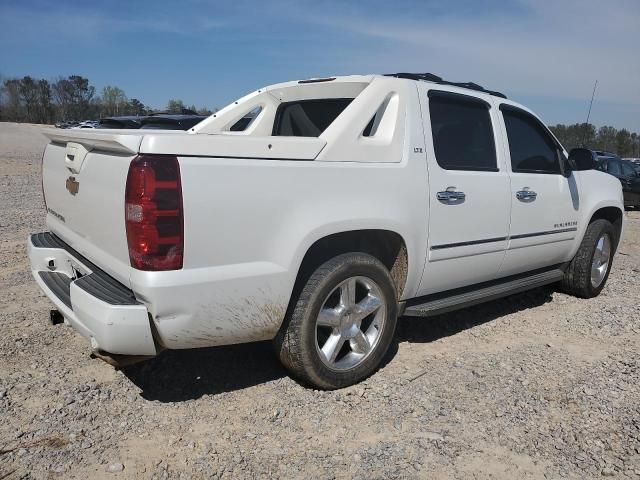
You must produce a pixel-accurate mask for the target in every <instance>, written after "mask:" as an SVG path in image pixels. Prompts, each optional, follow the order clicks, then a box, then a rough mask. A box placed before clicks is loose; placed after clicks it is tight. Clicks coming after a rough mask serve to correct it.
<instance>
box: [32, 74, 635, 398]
mask: <svg viewBox="0 0 640 480" xmlns="http://www.w3.org/2000/svg"><path fill="white" fill-rule="evenodd" d="M44 134H45V135H46V136H47V137H48V138H49V139H50V140H51V141H50V143H49V145H48V146H47V147H46V150H45V152H44V157H43V165H42V176H43V191H44V196H45V203H46V210H47V226H48V229H49V230H50V231H49V232H46V233H39V234H34V235H31V237H30V238H29V240H28V250H29V257H30V260H31V268H32V271H33V276H34V278H35V280H36V282H37V283H38V285H39V286H40V288H41V289H42V290H43V291H44V292H45V293H46V295H47V296H48V297H49V298H50V299H51V301H52V302H53V303H54V304H55V307H56V310H53V311H52V319H53V320H54V321H55V320H56V319H59V320H60V321H62V320H64V322H65V323H67V324H69V325H71V326H72V327H73V328H74V329H76V330H77V331H78V332H80V333H81V334H82V335H83V336H85V337H87V339H88V340H89V341H90V343H91V347H92V350H93V352H94V353H95V354H96V355H98V356H100V357H101V358H104V359H107V360H111V361H112V362H122V361H126V360H127V359H129V358H130V357H131V356H140V357H150V356H154V355H157V354H158V353H160V352H161V351H162V350H163V349H185V348H195V347H210V346H215V345H226V344H233V343H241V342H252V341H259V340H274V343H275V346H276V350H277V353H278V355H279V357H280V359H281V360H282V362H283V364H284V365H285V366H286V367H287V368H288V369H289V370H290V371H291V373H292V374H293V375H295V376H296V377H298V378H299V379H301V380H303V381H304V382H306V383H308V384H311V385H314V386H316V387H319V388H325V389H331V388H340V387H344V386H347V385H350V384H353V383H355V382H358V381H360V380H361V379H363V378H365V377H366V376H368V375H370V374H371V373H372V372H374V371H375V370H376V368H377V367H378V365H379V364H380V362H381V360H382V359H383V357H384V355H385V353H386V351H387V350H388V347H389V345H390V343H391V342H392V338H393V334H394V329H395V326H396V319H397V317H398V316H400V315H405V316H409V315H412V316H424V317H427V316H430V315H434V314H438V313H442V312H445V311H449V310H452V309H456V308H460V307H465V306H468V305H472V304H475V303H479V302H482V301H486V300H491V299H495V298H498V297H501V296H505V295H509V294H512V293H515V292H519V291H523V290H526V289H530V288H535V287H538V286H541V285H545V284H551V283H559V284H560V285H561V287H562V288H563V289H564V291H566V292H569V293H571V294H573V295H576V296H579V297H583V298H589V297H594V296H596V295H598V294H599V293H600V291H601V290H602V288H603V286H604V284H605V282H606V280H607V276H608V274H609V269H610V265H611V262H612V259H613V255H614V253H615V251H616V247H617V245H618V243H619V241H620V237H621V234H622V230H623V218H624V215H623V211H624V207H623V200H622V191H621V188H620V182H618V181H617V179H615V178H614V177H611V176H610V175H607V174H606V173H602V172H599V171H596V170H593V169H592V168H593V166H594V159H593V157H592V155H593V154H592V153H591V152H590V151H588V150H584V149H576V150H574V151H572V152H571V154H569V155H568V154H567V152H566V151H565V150H564V149H563V147H562V146H561V145H560V143H559V142H558V141H557V140H556V138H555V137H554V136H553V135H552V134H551V133H550V132H549V130H548V129H547V128H546V127H545V126H544V124H543V123H542V122H541V121H540V120H539V119H538V118H537V117H536V116H535V115H534V114H533V113H531V112H530V111H529V110H527V109H526V108H524V107H522V106H520V105H518V104H516V103H514V102H512V101H509V100H507V99H506V98H505V97H504V95H502V94H499V93H498V92H492V91H489V90H485V89H483V88H482V87H480V86H479V85H476V84H472V83H469V84H454V83H451V82H446V81H443V80H442V79H440V78H439V77H436V76H433V75H430V74H394V75H367V76H346V77H336V78H325V79H312V80H303V81H293V82H288V83H282V84H278V85H273V86H270V87H266V88H262V89H260V90H257V91H255V92H253V93H251V94H249V95H247V96H245V97H243V98H241V99H239V100H238V101H236V102H234V103H233V104H231V105H229V106H227V107H226V108H224V109H223V110H221V111H219V112H217V113H216V114H214V115H212V116H211V117H209V118H207V119H206V120H204V121H203V122H201V123H199V124H198V125H196V126H195V127H193V128H191V129H190V130H189V131H187V132H181V131H158V130H153V131H139V130H102V131H97V130H93V131H90V132H89V131H82V130H71V131H69V130H53V129H49V130H45V131H44Z"/></svg>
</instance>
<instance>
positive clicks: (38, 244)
mask: <svg viewBox="0 0 640 480" xmlns="http://www.w3.org/2000/svg"><path fill="white" fill-rule="evenodd" d="M31 243H32V244H33V246H34V247H35V248H58V249H61V250H65V251H66V252H67V253H69V255H71V256H72V257H74V258H75V259H77V260H78V261H79V262H81V263H83V264H84V265H86V266H87V268H89V269H90V270H91V272H92V273H90V274H89V275H84V276H82V277H80V278H79V279H77V280H72V279H70V278H69V277H67V276H66V275H64V274H62V273H58V272H38V273H39V274H40V277H41V278H42V279H43V281H44V282H45V284H46V285H47V286H48V287H49V288H50V289H51V291H53V292H54V294H55V295H56V296H57V297H58V298H60V299H61V300H62V301H63V302H64V304H65V305H67V306H68V307H69V308H72V306H71V297H70V294H69V290H70V288H71V283H74V284H75V285H77V286H78V287H79V288H81V289H83V290H84V291H85V292H87V293H89V294H90V295H93V296H94V297H96V298H98V299H99V300H102V301H103V302H105V303H108V304H110V305H141V303H140V302H138V300H136V297H135V295H134V293H133V291H131V290H130V289H128V288H127V287H125V286H124V285H122V284H121V283H120V282H118V281H117V280H116V279H115V278H113V277H111V276H110V275H109V274H108V273H106V272H104V271H103V270H101V269H100V268H98V267H97V266H95V265H94V264H93V263H92V262H90V261H89V260H87V259H86V258H85V257H83V256H82V255H80V254H79V253H78V252H76V251H75V250H74V249H73V248H71V247H70V246H69V245H67V244H66V243H65V242H63V241H62V240H61V239H59V238H58V237H56V236H55V235H54V234H53V233H51V232H44V233H34V234H33V235H31ZM45 275H46V276H47V280H45ZM60 277H62V278H60ZM63 279H66V282H67V285H66V287H64V286H63V285H62V282H64V280H63ZM47 282H50V283H47ZM52 285H53V286H52ZM54 287H55V288H54ZM65 288H66V290H65ZM65 292H66V293H65Z"/></svg>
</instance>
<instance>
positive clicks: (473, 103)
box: [429, 90, 498, 172]
mask: <svg viewBox="0 0 640 480" xmlns="http://www.w3.org/2000/svg"><path fill="white" fill-rule="evenodd" d="M429 115H430V118H431V133H432V135H433V146H434V149H435V154H436V161H437V162H438V165H440V167H442V168H444V169H446V170H479V171H491V172H497V171H498V168H497V163H496V146H495V140H494V136H493V128H492V126H491V117H490V115H489V105H488V104H487V103H485V102H484V101H483V100H480V99H476V98H475V97H468V96H466V95H457V94H448V93H445V92H436V91H433V90H431V91H430V92H429Z"/></svg>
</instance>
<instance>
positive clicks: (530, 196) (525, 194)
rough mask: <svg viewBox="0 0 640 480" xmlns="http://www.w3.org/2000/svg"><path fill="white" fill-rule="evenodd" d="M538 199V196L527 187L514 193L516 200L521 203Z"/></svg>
mask: <svg viewBox="0 0 640 480" xmlns="http://www.w3.org/2000/svg"><path fill="white" fill-rule="evenodd" d="M537 197H538V194H537V193H536V192H534V191H533V190H530V189H529V187H524V188H523V189H522V190H519V191H517V192H516V198H517V199H518V200H522V201H533V200H535V199H536V198H537Z"/></svg>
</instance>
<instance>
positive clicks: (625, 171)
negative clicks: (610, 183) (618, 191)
mask: <svg viewBox="0 0 640 480" xmlns="http://www.w3.org/2000/svg"><path fill="white" fill-rule="evenodd" d="M595 153H596V155H597V160H596V169H598V170H600V171H602V172H606V173H608V174H610V175H613V176H614V177H616V178H617V179H618V180H620V183H621V184H622V194H623V196H624V206H625V207H630V208H640V166H639V165H637V164H635V163H633V162H630V161H628V160H623V159H621V158H620V157H618V156H617V155H615V154H612V153H607V154H606V155H600V153H606V152H595Z"/></svg>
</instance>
